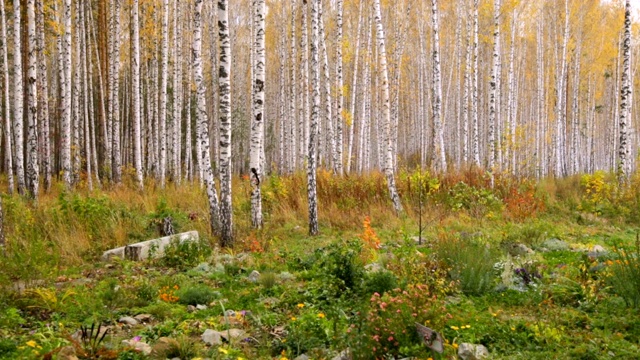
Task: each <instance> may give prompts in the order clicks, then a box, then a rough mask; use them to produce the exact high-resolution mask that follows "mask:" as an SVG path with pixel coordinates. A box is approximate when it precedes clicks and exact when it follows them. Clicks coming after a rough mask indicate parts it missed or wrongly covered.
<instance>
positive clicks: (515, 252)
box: [507, 243, 534, 256]
mask: <svg viewBox="0 0 640 360" xmlns="http://www.w3.org/2000/svg"><path fill="white" fill-rule="evenodd" d="M507 251H508V252H509V254H510V255H511V256H526V255H531V254H533V253H534V251H533V250H531V249H530V248H529V247H528V246H527V245H525V244H520V243H515V244H511V245H509V248H508V249H507Z"/></svg>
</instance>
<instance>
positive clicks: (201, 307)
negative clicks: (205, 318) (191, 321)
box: [196, 305, 207, 310]
mask: <svg viewBox="0 0 640 360" xmlns="http://www.w3.org/2000/svg"><path fill="white" fill-rule="evenodd" d="M196 309H197V310H207V305H196Z"/></svg>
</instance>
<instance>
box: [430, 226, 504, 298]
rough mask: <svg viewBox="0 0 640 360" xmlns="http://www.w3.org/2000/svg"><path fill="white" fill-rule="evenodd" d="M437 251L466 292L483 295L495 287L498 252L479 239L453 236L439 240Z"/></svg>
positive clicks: (452, 276)
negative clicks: (467, 239) (469, 239)
mask: <svg viewBox="0 0 640 360" xmlns="http://www.w3.org/2000/svg"><path fill="white" fill-rule="evenodd" d="M435 252H436V254H437V255H438V257H439V258H440V259H441V260H442V261H444V262H445V263H446V264H447V267H448V268H449V276H450V277H451V279H452V280H454V281H457V282H458V283H459V284H460V288H461V290H462V292H464V293H465V294H468V295H482V294H483V293H485V292H487V291H489V290H491V288H492V287H493V285H494V279H495V277H496V274H495V270H494V265H495V263H496V261H497V259H498V254H497V252H496V251H495V250H493V249H492V248H490V247H488V246H487V245H485V244H483V243H480V242H477V241H463V240H461V239H457V238H452V239H444V240H441V241H439V242H438V243H437V244H436V245H435Z"/></svg>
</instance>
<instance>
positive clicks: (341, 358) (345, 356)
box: [331, 349, 351, 360]
mask: <svg viewBox="0 0 640 360" xmlns="http://www.w3.org/2000/svg"><path fill="white" fill-rule="evenodd" d="M331 360H351V352H350V351H349V349H345V350H342V351H341V352H340V353H339V354H338V355H336V356H335V357H333V358H332V359H331Z"/></svg>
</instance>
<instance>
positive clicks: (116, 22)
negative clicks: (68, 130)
mask: <svg viewBox="0 0 640 360" xmlns="http://www.w3.org/2000/svg"><path fill="white" fill-rule="evenodd" d="M67 1H69V0H67ZM120 1H121V0H114V2H113V13H112V14H111V16H112V23H113V33H112V37H113V39H112V40H111V42H112V49H111V59H110V60H111V72H110V73H109V76H110V78H111V79H110V83H111V86H110V88H111V111H110V113H111V118H112V121H111V131H112V135H111V141H112V143H111V151H112V161H111V164H112V166H113V168H112V171H113V181H114V182H115V183H116V184H119V183H120V182H121V181H122V155H121V152H120V126H121V117H120V5H121V4H120Z"/></svg>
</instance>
